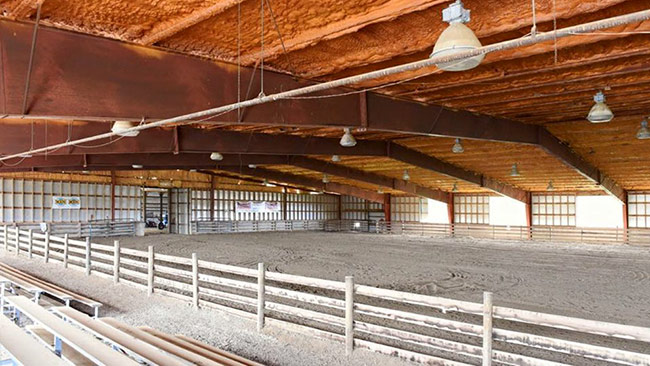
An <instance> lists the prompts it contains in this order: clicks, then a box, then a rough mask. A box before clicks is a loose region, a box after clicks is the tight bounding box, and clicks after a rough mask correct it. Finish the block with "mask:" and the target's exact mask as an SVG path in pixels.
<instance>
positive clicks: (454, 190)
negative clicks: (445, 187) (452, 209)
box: [451, 183, 458, 193]
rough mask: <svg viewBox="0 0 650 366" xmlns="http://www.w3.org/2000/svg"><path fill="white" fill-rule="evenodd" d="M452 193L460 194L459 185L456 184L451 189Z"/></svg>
mask: <svg viewBox="0 0 650 366" xmlns="http://www.w3.org/2000/svg"><path fill="white" fill-rule="evenodd" d="M451 191H452V192H454V193H456V192H458V184H456V183H454V186H453V187H451Z"/></svg>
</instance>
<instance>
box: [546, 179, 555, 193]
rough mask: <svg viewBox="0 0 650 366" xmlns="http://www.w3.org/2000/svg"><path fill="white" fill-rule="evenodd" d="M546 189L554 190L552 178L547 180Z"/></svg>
mask: <svg viewBox="0 0 650 366" xmlns="http://www.w3.org/2000/svg"><path fill="white" fill-rule="evenodd" d="M546 190H547V191H554V190H555V187H554V186H553V180H549V181H548V186H547V187H546Z"/></svg>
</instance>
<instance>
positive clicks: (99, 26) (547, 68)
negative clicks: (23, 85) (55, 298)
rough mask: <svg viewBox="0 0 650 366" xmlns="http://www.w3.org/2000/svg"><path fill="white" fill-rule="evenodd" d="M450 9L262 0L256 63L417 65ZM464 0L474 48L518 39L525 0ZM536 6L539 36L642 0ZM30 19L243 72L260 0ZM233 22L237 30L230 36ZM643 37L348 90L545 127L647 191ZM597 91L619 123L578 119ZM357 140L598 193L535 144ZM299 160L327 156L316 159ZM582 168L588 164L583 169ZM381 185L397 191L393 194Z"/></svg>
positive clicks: (429, 178) (300, 69)
mask: <svg viewBox="0 0 650 366" xmlns="http://www.w3.org/2000/svg"><path fill="white" fill-rule="evenodd" d="M38 2H39V1H38V0H10V1H7V2H5V3H3V4H2V5H0V8H1V9H3V10H5V16H6V17H8V18H10V19H17V20H27V19H34V17H35V9H36V4H37V3H38ZM449 3H450V1H439V0H416V1H412V0H411V1H405V0H364V1H357V2H341V1H333V0H328V1H315V0H305V1H300V2H288V1H281V0H271V1H269V2H268V5H269V6H270V9H269V6H267V8H266V12H265V18H266V19H265V20H266V27H265V34H264V41H265V47H264V56H265V67H266V68H269V69H271V70H277V71H280V72H283V73H288V74H292V75H296V76H298V77H304V78H309V79H313V80H332V79H337V78H340V77H343V76H348V75H354V74H359V73H363V72H367V71H370V70H377V69H380V68H384V67H386V66H390V65H398V64H403V63H406V62H410V61H414V60H421V59H424V58H426V57H428V54H429V53H430V52H431V49H432V48H433V45H434V43H435V41H436V40H437V38H438V36H439V34H440V33H441V32H442V30H443V29H444V28H445V27H446V24H445V23H443V22H442V19H441V18H442V17H441V11H442V9H444V8H445V7H446V6H447V5H448V4H449ZM464 3H465V6H466V8H468V9H470V10H471V11H472V13H471V15H472V20H471V22H470V23H469V24H468V25H469V26H470V28H472V29H473V30H474V32H475V33H476V34H477V35H478V37H479V38H480V39H481V42H482V43H483V44H490V43H494V42H499V41H503V40H507V39H513V38H517V37H521V36H524V35H526V34H528V33H529V32H530V29H531V25H532V23H531V19H532V14H531V8H530V5H531V4H530V2H529V1H523V0H499V1H479V0H465V1H464ZM536 3H537V19H538V24H537V26H538V29H539V31H549V30H552V29H553V27H554V26H557V28H562V27H566V26H570V25H575V24H581V23H585V22H588V21H593V20H599V19H604V18H608V17H612V16H616V15H621V14H626V13H630V12H634V11H639V10H644V9H647V7H648V5H647V1H644V0H585V1H582V0H567V1H562V2H556V3H555V7H554V6H553V4H554V2H553V1H552V0H538V1H537V2H536ZM495 9H498V11H496V10H495ZM271 12H272V14H271ZM238 14H241V16H240V17H239V16H238ZM238 19H239V20H238ZM41 23H42V24H43V25H46V26H53V27H57V28H62V29H66V30H74V31H77V32H81V33H87V34H93V35H98V36H101V37H108V38H114V39H118V40H122V41H127V42H133V43H136V44H143V45H152V46H155V47H158V48H162V49H165V50H171V51H174V52H180V53H184V54H188V55H198V56H201V57H205V58H209V59H213V60H218V61H226V62H231V63H236V62H237V60H238V49H239V50H240V51H241V62H242V65H243V66H248V67H256V65H257V63H258V61H259V57H260V54H261V47H260V9H259V2H258V1H251V0H221V1H205V0H192V1H183V2H181V1H178V0H163V1H159V2H157V4H156V6H152V5H150V4H149V3H148V2H147V1H144V0H136V1H125V0H110V1H99V0H92V1H84V2H72V3H71V2H68V1H64V0H47V1H45V2H43V5H42V14H41ZM238 23H239V24H240V29H241V38H240V39H239V42H238ZM215 30H218V31H215ZM647 31H650V22H648V21H646V22H641V23H635V24H630V25H626V26H619V27H616V28H612V29H609V30H607V31H605V32H600V33H598V34H589V35H581V36H575V37H568V38H563V39H559V40H558V41H557V42H545V43H541V44H537V45H533V46H528V47H524V48H518V49H514V50H508V51H501V52H497V53H493V54H489V55H487V57H486V58H485V60H484V61H483V63H482V64H481V65H480V66H479V67H477V68H475V69H473V70H468V71H464V72H459V73H450V72H441V71H440V70H437V69H436V68H429V69H422V70H418V71H413V72H408V73H403V74H399V75H396V76H391V77H387V78H384V79H378V80H372V81H369V82H364V83H362V84H359V85H357V86H356V87H358V88H368V87H377V86H381V85H385V84H387V83H391V82H396V81H401V83H398V84H395V85H390V86H385V87H383V88H379V89H377V90H374V92H378V93H381V94H386V95H390V96H393V97H398V98H400V99H404V100H411V101H417V102H422V103H427V104H433V105H442V106H445V107H449V108H451V109H458V110H467V111H471V112H475V113H480V114H483V115H488V116H495V117H502V118H505V119H507V120H513V121H517V122H522V123H525V124H534V125H539V126H544V127H545V128H546V129H548V130H549V131H550V132H551V133H552V134H554V135H555V136H557V137H558V138H559V139H560V140H561V141H563V142H566V143H567V144H568V146H569V147H570V148H571V149H573V150H574V151H575V152H577V154H578V155H579V156H581V157H582V158H584V159H585V160H586V161H587V162H588V163H589V164H590V165H592V166H594V167H596V168H597V169H598V171H597V172H596V173H595V175H594V176H596V177H598V179H600V178H602V177H608V179H612V180H613V181H615V182H617V183H618V184H619V185H620V186H621V187H622V188H623V189H625V190H648V189H650V179H647V177H648V176H650V167H648V164H645V162H646V161H648V159H649V158H650V151H649V150H648V148H647V143H646V142H644V141H639V140H636V138H635V134H636V131H637V130H638V128H639V122H640V121H641V119H642V118H643V117H644V116H645V115H648V114H650V112H649V111H650V103H648V102H647V100H648V97H649V96H650V92H648V91H647V90H648V88H647V86H648V85H650V79H648V71H650V66H648V65H647V56H648V54H650V51H648V47H647V45H648V42H649V41H650V35H648V34H643V33H641V32H647ZM238 44H239V48H238ZM134 50H135V49H134ZM137 50H138V51H137V52H140V53H142V54H143V55H144V54H146V55H147V56H148V57H152V58H161V57H166V56H164V55H162V54H161V53H159V52H158V51H153V50H151V51H150V52H149V51H148V49H145V48H143V49H137ZM233 70H236V69H233ZM233 70H231V72H232V71H233ZM248 72H250V71H248ZM248 81H249V80H248V78H244V79H243V83H242V89H243V90H244V91H243V92H242V93H244V94H245V92H246V91H247V90H246V89H247V86H248V84H247V83H248ZM255 88H259V86H258V85H254V87H253V88H252V89H251V90H249V91H248V95H249V97H250V96H254V95H256V94H257V92H258V91H259V90H255ZM601 89H605V94H606V96H607V103H608V105H609V106H610V107H611V108H612V110H613V111H614V113H615V115H616V117H615V119H614V120H613V121H612V122H610V123H608V124H603V125H594V124H590V123H589V122H587V121H586V119H585V116H586V114H587V113H588V111H589V109H590V108H591V106H592V105H593V101H592V97H593V94H594V93H595V92H596V91H597V90H601ZM235 93H236V91H235ZM242 97H244V95H242ZM289 104H290V103H287V104H285V105H289ZM97 117H101V116H97ZM224 122H225V123H223V124H218V125H209V126H205V125H204V126H201V127H202V128H217V129H218V130H224V131H240V132H243V133H271V134H278V135H296V136H320V137H330V138H340V135H341V129H340V126H337V127H314V126H311V127H310V126H302V125H292V124H291V123H287V125H277V124H276V125H272V124H268V125H264V124H259V123H258V124H246V123H245V121H244V123H237V124H234V123H228V121H224ZM3 123H5V122H3ZM16 123H24V121H22V122H20V121H17V122H16ZM354 134H355V137H357V139H358V140H392V141H395V142H396V143H398V144H400V145H403V146H406V147H409V148H412V149H414V150H417V151H420V152H423V153H425V154H427V155H430V156H433V157H436V158H438V159H440V160H443V161H445V162H449V163H452V164H454V165H456V166H458V167H460V168H463V169H466V170H470V171H473V172H476V173H478V174H481V175H484V176H485V177H488V178H491V179H496V180H498V181H500V182H502V183H506V184H510V185H513V186H515V187H517V188H521V189H523V190H526V191H533V192H539V191H545V190H546V186H547V185H548V182H549V181H550V180H553V184H554V186H555V187H556V189H557V190H559V191H560V190H561V191H583V192H592V191H599V190H601V187H600V186H599V184H598V183H602V182H595V181H594V180H593V176H592V179H588V178H585V176H584V171H583V172H579V171H577V170H576V169H573V168H572V167H570V166H568V165H567V164H565V163H563V161H561V160H560V159H559V158H558V157H557V156H554V155H551V154H550V153H549V152H548V151H546V150H544V149H542V148H540V147H538V146H531V145H525V144H513V143H504V142H494V141H481V140H469V139H464V140H463V145H464V146H465V152H464V153H463V154H452V153H451V145H452V144H453V138H449V137H432V136H424V137H422V136H418V137H414V136H412V135H410V134H406V133H401V132H400V133H394V132H386V131H376V130H372V129H367V130H360V131H354ZM89 153H90V152H89ZM308 156H310V157H313V158H319V159H327V158H328V157H327V156H324V155H313V154H309V155H308ZM513 163H518V165H519V169H520V172H521V174H522V175H521V176H520V177H510V176H509V172H510V167H511V166H512V164H513ZM340 164H341V165H343V166H348V167H352V168H357V169H362V170H365V171H368V172H375V173H378V174H382V175H385V176H388V177H392V178H400V177H401V174H402V172H403V170H404V169H409V173H410V175H411V177H412V181H413V182H415V183H418V184H421V185H423V186H426V187H430V188H437V189H442V190H444V191H451V188H452V187H453V185H454V183H456V184H457V187H458V189H459V191H460V192H466V193H469V192H486V189H485V188H482V187H480V186H478V185H476V184H468V183H465V182H463V181H462V180H458V179H455V178H450V177H448V176H445V175H441V174H438V173H435V172H431V171H426V170H424V169H421V168H415V167H412V166H410V167H409V165H408V164H404V163H400V162H398V161H396V160H394V159H389V158H387V157H372V158H368V157H364V156H356V157H346V156H343V160H342V162H341V163H340ZM266 168H268V169H272V170H277V171H281V172H284V173H291V174H295V175H299V176H309V177H310V178H314V179H320V178H322V173H319V172H314V171H307V170H305V169H301V168H295V167H289V166H286V165H277V164H276V165H268V166H266ZM590 169H591V168H590V167H587V168H586V170H587V171H591V170H590ZM40 174H43V173H40ZM120 174H121V173H120ZM156 174H158V173H156ZM170 174H172V173H170ZM176 175H178V174H176ZM122 179H123V181H124V182H131V183H135V184H140V183H142V182H143V181H145V182H146V181H147V180H146V179H138V178H137V176H135V177H132V176H131V177H126V176H125V177H124V178H122ZM177 179H179V178H177ZM330 179H331V180H332V181H333V182H340V183H342V184H343V183H344V184H347V185H351V186H357V187H360V188H365V189H371V188H372V189H373V190H376V188H377V187H376V186H372V185H369V184H367V183H359V182H358V181H353V180H350V179H344V178H339V177H336V176H331V177H330ZM179 180H180V181H182V184H183V185H187V186H190V185H193V186H195V187H199V186H200V187H203V186H204V185H207V186H209V182H202V180H205V178H198V177H195V176H192V175H191V174H190V176H187V177H184V178H183V177H181V178H180V179H179ZM224 185H232V182H224ZM235 185H236V183H235ZM240 185H241V184H240ZM240 185H236V186H240ZM251 187H255V188H257V187H256V186H251ZM385 191H386V192H390V193H395V194H398V192H393V191H391V190H390V189H387V190H385Z"/></svg>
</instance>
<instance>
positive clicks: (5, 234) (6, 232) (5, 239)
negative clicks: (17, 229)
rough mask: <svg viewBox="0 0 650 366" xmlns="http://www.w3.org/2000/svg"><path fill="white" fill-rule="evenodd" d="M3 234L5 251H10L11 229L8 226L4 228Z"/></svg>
mask: <svg viewBox="0 0 650 366" xmlns="http://www.w3.org/2000/svg"><path fill="white" fill-rule="evenodd" d="M2 232H3V234H4V241H5V250H7V251H8V250H9V229H8V228H7V225H5V226H4V229H3V231H2Z"/></svg>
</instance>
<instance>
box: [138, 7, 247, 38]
mask: <svg viewBox="0 0 650 366" xmlns="http://www.w3.org/2000/svg"><path fill="white" fill-rule="evenodd" d="M243 1H244V0H222V1H217V2H216V4H214V5H212V6H209V7H207V8H203V9H198V10H195V11H193V12H191V13H190V14H188V15H185V16H183V17H181V18H175V19H170V20H165V21H162V22H160V23H158V24H156V25H154V26H153V28H152V29H151V30H150V31H149V32H147V34H145V35H144V36H142V37H141V38H140V39H137V40H136V41H135V42H136V43H140V44H143V45H152V44H155V43H158V42H160V41H162V40H165V39H167V38H170V37H172V36H173V35H175V34H177V33H180V32H182V31H184V30H185V29H188V28H190V27H192V26H194V25H196V24H198V23H200V22H202V21H204V20H207V19H210V18H212V17H214V16H216V15H219V14H221V13H223V12H225V11H226V10H228V9H230V8H232V7H234V6H237V4H240V3H242V2H243Z"/></svg>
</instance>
